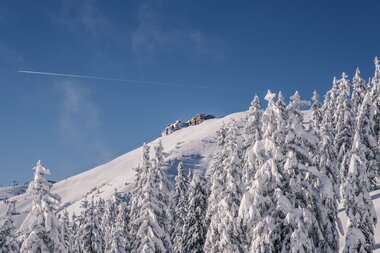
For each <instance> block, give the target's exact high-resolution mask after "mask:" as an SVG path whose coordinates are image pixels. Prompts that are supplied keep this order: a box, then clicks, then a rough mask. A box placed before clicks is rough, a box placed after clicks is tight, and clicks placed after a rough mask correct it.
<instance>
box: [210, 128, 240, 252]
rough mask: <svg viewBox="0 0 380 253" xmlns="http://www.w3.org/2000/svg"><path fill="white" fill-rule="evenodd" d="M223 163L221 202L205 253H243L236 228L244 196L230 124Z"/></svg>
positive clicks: (236, 135)
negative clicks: (241, 252)
mask: <svg viewBox="0 0 380 253" xmlns="http://www.w3.org/2000/svg"><path fill="white" fill-rule="evenodd" d="M223 149H225V153H226V154H227V157H226V159H225V160H224V161H223V170H221V171H220V172H219V175H218V176H219V178H220V180H221V181H223V182H224V184H223V187H222V188H221V189H220V190H219V192H218V193H216V194H220V195H221V200H220V201H219V203H218V204H217V206H216V213H215V214H214V215H213V216H212V217H211V222H210V226H209V229H208V231H207V236H206V242H205V247H204V249H205V252H239V251H242V243H241V238H242V236H241V230H240V227H239V226H238V225H237V222H236V220H237V216H238V210H239V206H240V201H241V197H242V194H243V187H242V168H241V160H240V155H241V154H240V153H241V151H240V150H239V143H238V127H237V124H236V122H235V121H232V122H231V123H230V125H229V127H228V131H227V135H226V139H225V145H224V146H223Z"/></svg>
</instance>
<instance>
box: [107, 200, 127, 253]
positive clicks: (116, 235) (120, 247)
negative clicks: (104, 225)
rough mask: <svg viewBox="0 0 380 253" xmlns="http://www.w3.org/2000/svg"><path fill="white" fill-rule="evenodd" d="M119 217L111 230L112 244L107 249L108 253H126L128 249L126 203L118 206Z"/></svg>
mask: <svg viewBox="0 0 380 253" xmlns="http://www.w3.org/2000/svg"><path fill="white" fill-rule="evenodd" d="M117 208H118V211H117V216H116V219H115V224H114V226H112V228H111V243H110V247H106V250H105V252H108V253H125V252H126V251H125V248H126V245H127V243H126V238H128V237H127V234H126V227H127V225H128V224H126V222H127V220H126V215H127V213H126V210H127V208H126V205H125V204H124V203H120V204H119V205H118V207H117Z"/></svg>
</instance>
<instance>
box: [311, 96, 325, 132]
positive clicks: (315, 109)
mask: <svg viewBox="0 0 380 253" xmlns="http://www.w3.org/2000/svg"><path fill="white" fill-rule="evenodd" d="M311 101H312V103H311V107H310V110H311V114H312V119H311V127H312V128H313V129H314V131H315V132H316V133H319V130H320V128H321V123H322V118H323V116H322V110H321V103H319V95H318V93H317V92H316V91H313V96H312V98H311Z"/></svg>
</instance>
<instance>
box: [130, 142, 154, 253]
mask: <svg viewBox="0 0 380 253" xmlns="http://www.w3.org/2000/svg"><path fill="white" fill-rule="evenodd" d="M151 168H152V163H151V161H150V147H149V146H148V145H146V144H145V143H144V145H143V155H142V165H141V166H140V165H139V166H137V167H136V169H135V171H136V174H135V175H136V176H135V183H134V187H133V190H132V196H131V207H130V213H129V217H130V223H129V229H128V240H127V251H131V250H132V245H133V243H134V242H135V240H136V234H137V230H138V229H139V225H140V221H138V220H137V219H138V217H139V215H140V211H141V199H142V197H143V187H144V184H146V181H147V175H148V172H149V171H150V170H151Z"/></svg>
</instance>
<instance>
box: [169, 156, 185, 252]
mask: <svg viewBox="0 0 380 253" xmlns="http://www.w3.org/2000/svg"><path fill="white" fill-rule="evenodd" d="M188 190H189V187H188V181H187V178H186V176H185V175H184V171H183V164H182V162H180V163H179V164H178V168H177V176H176V177H175V193H174V200H173V201H174V203H173V206H174V217H173V218H174V229H173V233H172V236H171V238H172V244H173V253H184V252H185V251H184V250H185V247H184V246H185V239H186V232H187V231H185V230H184V227H185V226H186V216H187V211H188V202H187V201H188Z"/></svg>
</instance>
